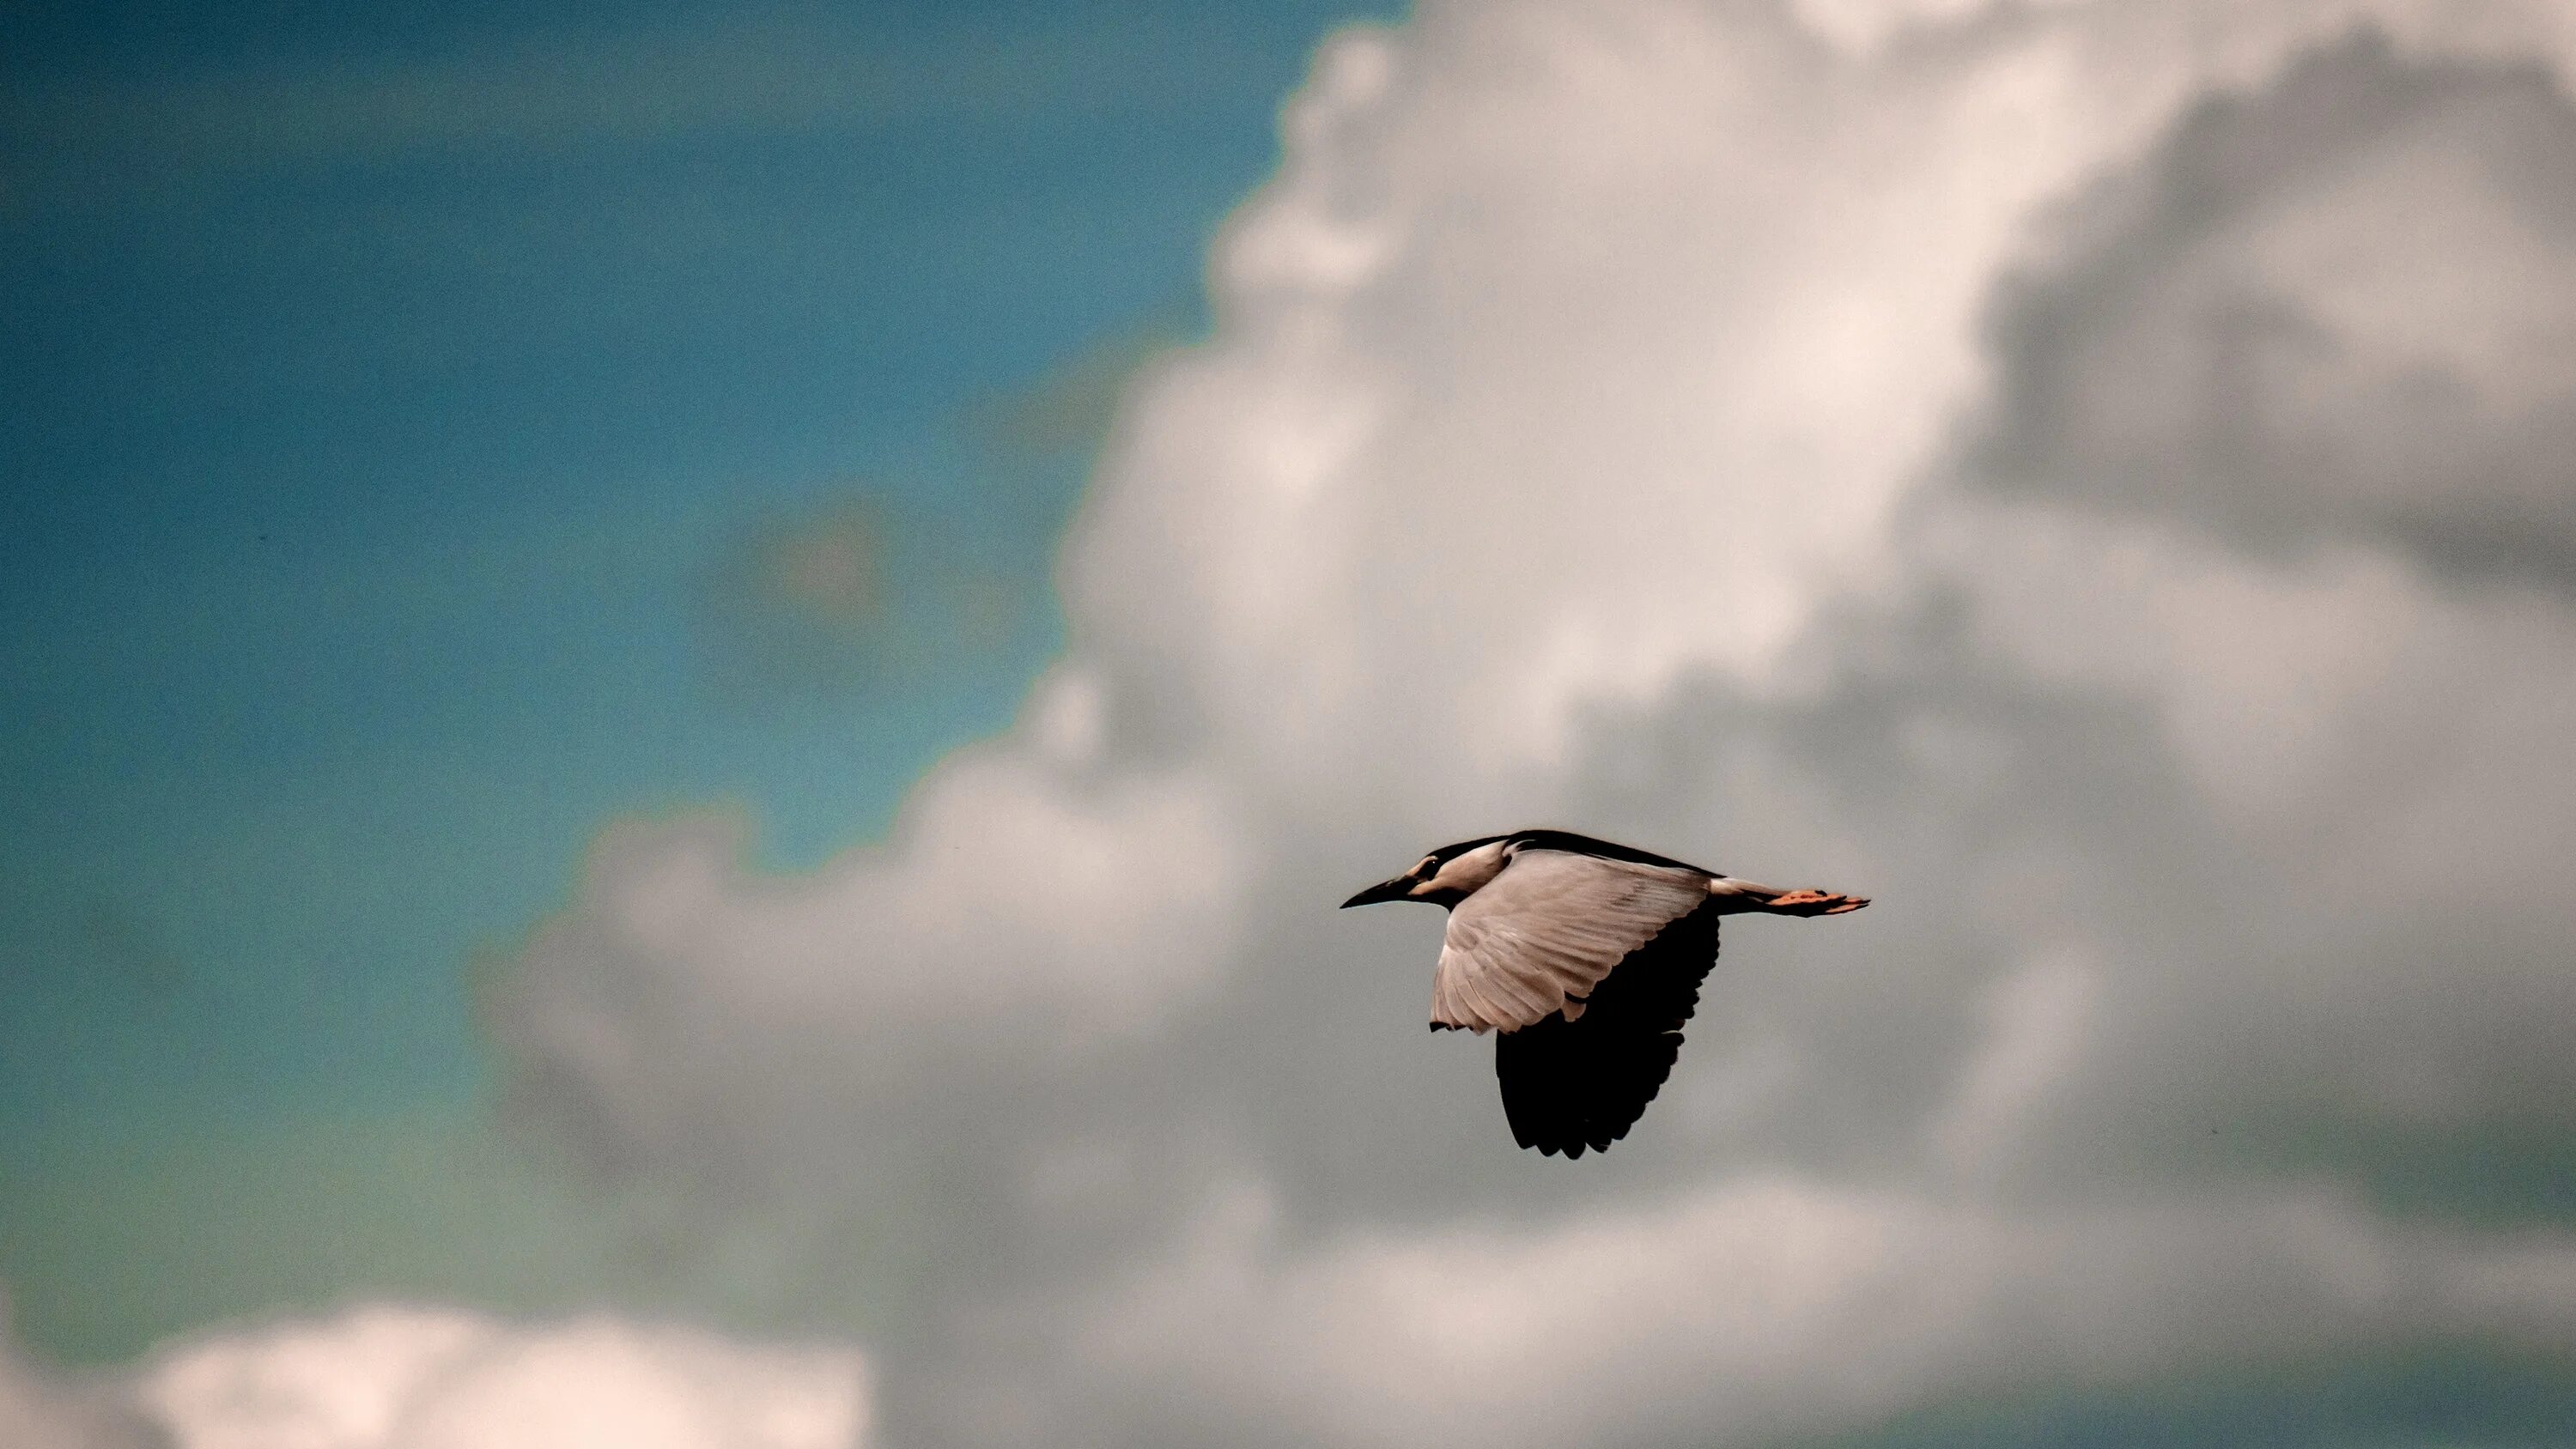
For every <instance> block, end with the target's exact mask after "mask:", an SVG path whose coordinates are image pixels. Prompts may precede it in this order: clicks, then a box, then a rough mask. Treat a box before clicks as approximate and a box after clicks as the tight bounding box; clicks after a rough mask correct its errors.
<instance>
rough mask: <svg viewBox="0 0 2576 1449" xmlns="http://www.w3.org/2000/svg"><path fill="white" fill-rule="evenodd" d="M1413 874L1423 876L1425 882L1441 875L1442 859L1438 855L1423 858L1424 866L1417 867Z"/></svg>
mask: <svg viewBox="0 0 2576 1449" xmlns="http://www.w3.org/2000/svg"><path fill="white" fill-rule="evenodd" d="M1413 873H1414V874H1415V875H1418V876H1421V877H1422V878H1424V879H1425V880H1428V879H1430V878H1431V877H1432V876H1435V875H1438V874H1439V873H1440V857H1438V856H1436V855H1426V856H1424V857H1422V864H1420V865H1417V866H1415V867H1414V868H1413Z"/></svg>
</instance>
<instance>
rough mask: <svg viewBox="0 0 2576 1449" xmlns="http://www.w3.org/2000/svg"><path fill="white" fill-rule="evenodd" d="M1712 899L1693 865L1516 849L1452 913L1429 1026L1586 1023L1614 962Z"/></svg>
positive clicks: (1470, 1027) (1489, 1028)
mask: <svg viewBox="0 0 2576 1449" xmlns="http://www.w3.org/2000/svg"><path fill="white" fill-rule="evenodd" d="M1708 898H1709V897H1708V877H1707V876H1705V875H1702V874H1701V873H1700V872H1698V871H1696V870H1693V869H1691V868H1690V867H1688V866H1681V865H1657V864H1648V863H1646V862H1643V861H1635V860H1608V859H1604V858H1602V857H1600V856H1597V855H1577V854H1574V853H1572V852H1570V851H1562V850H1546V849H1533V848H1530V847H1527V846H1523V847H1520V848H1517V849H1515V850H1514V851H1513V853H1512V856H1511V858H1510V860H1509V861H1507V862H1506V863H1505V864H1504V866H1503V869H1502V873H1501V874H1499V875H1497V876H1495V877H1494V878H1493V879H1492V880H1491V881H1489V882H1487V883H1486V885H1485V886H1484V887H1483V888H1482V889H1480V890H1478V891H1477V892H1476V893H1475V894H1474V895H1471V896H1469V897H1467V899H1465V900H1463V901H1461V902H1459V903H1458V908H1457V909H1456V910H1454V911H1451V912H1450V913H1449V932H1448V935H1447V937H1446V938H1444V939H1443V940H1442V942H1441V945H1440V968H1439V971H1438V972H1437V974H1435V975H1434V976H1433V977H1432V982H1431V1024H1432V1025H1433V1026H1434V1027H1444V1026H1445V1027H1462V1028H1464V1029H1466V1030H1468V1031H1473V1032H1478V1033H1483V1032H1487V1031H1494V1030H1501V1031H1512V1030H1514V1029H1516V1028H1521V1027H1528V1026H1534V1025H1536V1024H1538V1023H1540V1022H1543V1021H1546V1020H1547V1019H1549V1018H1551V1017H1554V1016H1557V1015H1558V1014H1560V1013H1562V1014H1563V1015H1564V1017H1565V1018H1566V1019H1567V1020H1569V1021H1571V1020H1579V1019H1580V1018H1581V1017H1582V1016H1583V1015H1584V1014H1585V1012H1586V1010H1587V1009H1588V1005H1587V1001H1586V998H1587V997H1589V996H1590V995H1591V993H1592V989H1593V988H1594V987H1595V986H1597V985H1598V984H1600V982H1601V980H1602V978H1603V977H1605V976H1608V975H1609V974H1610V969H1611V968H1612V967H1614V966H1616V965H1618V964H1619V963H1620V962H1621V961H1622V960H1624V959H1626V957H1627V956H1628V954H1629V953H1630V952H1632V951H1634V950H1636V949H1637V948H1638V947H1640V946H1643V945H1644V944H1646V943H1647V942H1648V941H1651V940H1653V939H1654V938H1655V935H1656V933H1657V932H1659V931H1661V930H1663V929H1664V928H1665V927H1666V926H1667V925H1670V924H1671V923H1672V922H1674V921H1676V920H1679V919H1680V918H1681V917H1683V916H1686V915H1689V914H1690V913H1691V912H1692V911H1694V910H1697V909H1698V908H1699V907H1701V906H1703V905H1705V904H1707V902H1708Z"/></svg>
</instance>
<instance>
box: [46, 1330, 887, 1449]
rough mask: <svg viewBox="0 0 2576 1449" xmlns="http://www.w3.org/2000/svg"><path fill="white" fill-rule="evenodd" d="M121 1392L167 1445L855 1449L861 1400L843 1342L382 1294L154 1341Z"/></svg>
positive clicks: (217, 1448) (860, 1373) (864, 1392)
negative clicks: (560, 1316)
mask: <svg viewBox="0 0 2576 1449" xmlns="http://www.w3.org/2000/svg"><path fill="white" fill-rule="evenodd" d="M133 1396H134V1399H135V1400H136V1402H137V1403H138V1404H140V1405H141V1406H142V1408H143V1409H144V1410H145V1412H146V1413H148V1415H149V1417H150V1418H151V1419H152V1420H153V1421H154V1422H155V1423H157V1424H158V1425H159V1426H160V1427H161V1428H162V1429H163V1430H164V1431H165V1432H166V1433H167V1434H168V1436H169V1439H170V1442H171V1444H172V1445H173V1446H174V1449H584V1446H597V1449H855V1446H857V1445H858V1444H859V1443H860V1442H861V1440H862V1437H863V1436H864V1434H865V1433H866V1430H867V1425H868V1405H869V1400H868V1380H867V1371H866V1365H865V1364H864V1363H863V1362H862V1361H861V1360H860V1358H859V1357H858V1355H856V1354H855V1353H853V1352H850V1351H848V1350H841V1349H830V1348H801V1349H788V1348H768V1347H761V1348H753V1347H745V1346H742V1345H739V1344H735V1343H730V1342H727V1341H725V1340H722V1339H719V1338H716V1337H714V1336H712V1335H709V1334H706V1333H703V1332H699V1331H695V1330H690V1329H682V1328H675V1327H659V1326H651V1325H642V1324H636V1323H631V1322H623V1321H619V1320H615V1319H609V1318H589V1319H580V1320H574V1321H571V1322H566V1323H560V1324H552V1325H541V1326H525V1325H515V1324H508V1323H503V1322H500V1321H497V1320H494V1319H491V1318H487V1317H483V1316H481V1315H477V1314H470V1313H463V1312H456V1311H451V1310H441V1309H425V1308H410V1307H397V1306H381V1305H380V1306H369V1307H361V1308H355V1309H351V1310H349V1311H347V1312H344V1313H342V1314H340V1315H338V1316H336V1317H332V1318H327V1319H320V1320H311V1321H300V1322H284V1323H276V1324H271V1325H267V1326H264V1327H258V1328H249V1329H239V1330H228V1331H224V1332H219V1333H216V1334H213V1335H210V1336H207V1337H204V1338H201V1339H199V1340H198V1341H195V1342H193V1343H188V1344H184V1345H180V1346H177V1347H174V1348H171V1349H166V1350H164V1351H162V1352H161V1353H160V1354H158V1355H156V1356H155V1358H154V1360H153V1361H152V1362H150V1363H148V1364H146V1365H144V1366H143V1367H142V1368H141V1369H140V1370H139V1371H138V1373H137V1376H136V1378H135V1381H134V1389H133ZM13 1442H14V1441H13Z"/></svg>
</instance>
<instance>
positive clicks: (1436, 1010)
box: [1342, 830, 1869, 1158]
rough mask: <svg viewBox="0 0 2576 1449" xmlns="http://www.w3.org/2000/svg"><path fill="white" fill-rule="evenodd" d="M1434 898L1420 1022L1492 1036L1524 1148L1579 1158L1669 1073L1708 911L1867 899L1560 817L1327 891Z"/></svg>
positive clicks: (1780, 911)
mask: <svg viewBox="0 0 2576 1449" xmlns="http://www.w3.org/2000/svg"><path fill="white" fill-rule="evenodd" d="M1379 901H1428V902H1430V903H1432V904H1434V905H1442V906H1447V907H1448V908H1449V933H1448V936H1447V938H1446V939H1444V940H1443V941H1442V942H1441V944H1440V965H1439V968H1438V970H1437V971H1436V972H1435V973H1434V975H1433V977H1432V984H1431V1029H1432V1030H1434V1031H1441V1030H1466V1031H1472V1032H1475V1033H1476V1034H1477V1035H1479V1036H1481V1035H1483V1034H1484V1033H1486V1032H1488V1031H1492V1032H1498V1033H1500V1035H1499V1036H1498V1037H1497V1038H1496V1039H1495V1042H1494V1075H1495V1076H1497V1077H1499V1078H1501V1079H1502V1085H1503V1114H1504V1115H1505V1116H1506V1117H1508V1118H1510V1119H1511V1124H1512V1136H1514V1137H1515V1138H1517V1139H1519V1141H1520V1144H1521V1146H1523V1147H1535V1148H1537V1149H1538V1150H1539V1151H1541V1152H1550V1153H1552V1152H1562V1153H1564V1154H1565V1155H1566V1156H1567V1157H1569V1158H1574V1157H1581V1156H1582V1155H1583V1150H1584V1149H1585V1148H1587V1147H1589V1148H1591V1149H1592V1150H1593V1151H1595V1152H1600V1151H1604V1150H1606V1149H1607V1148H1608V1147H1609V1146H1610V1144H1611V1143H1613V1142H1616V1141H1618V1140H1619V1139H1620V1138H1621V1137H1624V1136H1626V1135H1627V1133H1628V1128H1629V1127H1630V1126H1631V1125H1632V1124H1634V1123H1635V1122H1636V1120H1637V1118H1638V1117H1639V1116H1640V1115H1642V1114H1643V1113H1644V1112H1645V1110H1646V1104H1647V1103H1648V1102H1651V1101H1653V1100H1654V1099H1655V1093H1656V1092H1657V1091H1658V1090H1660V1089H1661V1088H1662V1087H1663V1085H1664V1079H1665V1078H1666V1077H1668V1076H1670V1075H1672V1070H1673V1059H1674V1058H1675V1056H1677V1055H1678V1054H1679V1053H1680V1051H1681V1045H1682V1027H1683V1026H1684V1025H1685V1024H1686V1023H1688V1022H1689V1021H1690V1017H1691V1011H1692V1009H1693V1008H1695V1007H1696V1006H1698V1005H1699V984H1700V981H1701V979H1702V978H1704V977H1706V976H1707V975H1708V973H1709V968H1711V967H1712V966H1715V965H1716V964H1717V918H1718V917H1720V916H1725V915H1735V914H1740V913H1743V912H1747V911H1762V912H1767V913H1769V914H1771V915H1775V916H1837V915H1841V914H1842V913H1843V912H1845V911H1856V910H1859V909H1860V908H1861V907H1863V906H1865V905H1868V904H1869V902H1868V901H1867V900H1866V899H1864V898H1862V897H1859V896H1839V895H1829V894H1827V893H1825V892H1823V891H1811V890H1795V891H1784V890H1781V889H1779V888H1778V887H1776V886H1766V885H1756V884H1754V883H1753V882H1751V881H1748V880H1738V879H1736V878H1735V877H1733V876H1729V875H1723V874H1720V873H1719V872H1717V871H1713V870H1702V869H1701V868H1700V867H1698V866H1695V865H1685V864H1683V863H1682V862H1680V861H1678V860H1667V859H1665V858H1664V857H1663V856H1660V855H1653V854H1649V853H1648V852H1646V851H1642V850H1633V849H1630V848H1629V847H1627V846H1624V845H1613V844H1611V843H1610V842H1609V841H1606V840H1595V839H1593V838H1592V837H1590V836H1588V835H1576V834H1573V833H1571V832H1569V831H1563V830H1521V831H1515V832H1513V833H1512V834H1510V835H1489V836H1486V837H1484V838H1483V839H1481V840H1462V841H1460V842H1458V843H1457V844H1456V845H1444V846H1442V847H1440V848H1439V849H1438V850H1435V851H1433V852H1431V853H1430V854H1429V855H1426V856H1424V857H1422V860H1421V862H1420V863H1419V864H1417V865H1415V866H1414V867H1413V869H1411V870H1408V871H1406V872H1405V873H1404V874H1402V875H1400V876H1397V877H1396V878H1395V879H1393V880H1390V881H1383V882H1381V883H1379V884H1377V885H1373V886H1370V887H1369V888H1368V889H1367V890H1364V891H1362V892H1360V893H1359V894H1358V895H1355V896H1353V897H1351V898H1350V899H1349V900H1347V901H1344V902H1342V905H1343V907H1344V908H1345V909H1347V908H1349V907H1351V906H1365V905H1372V904H1375V903H1377V902H1379Z"/></svg>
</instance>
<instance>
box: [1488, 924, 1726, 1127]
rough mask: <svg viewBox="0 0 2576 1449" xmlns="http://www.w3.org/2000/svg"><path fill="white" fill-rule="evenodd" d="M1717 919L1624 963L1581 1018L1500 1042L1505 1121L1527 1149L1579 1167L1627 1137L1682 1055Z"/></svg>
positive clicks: (1554, 1019) (1497, 1065) (1710, 962)
mask: <svg viewBox="0 0 2576 1449" xmlns="http://www.w3.org/2000/svg"><path fill="white" fill-rule="evenodd" d="M1471 899H1472V897H1471ZM1718 915H1719V912H1718V910H1717V908H1716V904H1715V903H1714V902H1712V903H1710V904H1708V905H1705V906H1703V907H1701V908H1700V909H1698V910H1695V911H1692V912H1691V913H1689V914H1688V915H1685V916H1683V917H1682V918H1681V919H1680V920H1677V921H1675V922H1673V923H1672V924H1671V925H1669V926H1667V927H1665V928H1664V930H1663V933H1662V934H1660V935H1658V936H1656V937H1655V938H1654V939H1653V940H1651V941H1648V942H1647V943H1646V944H1645V945H1643V946H1642V947H1640V948H1638V950H1637V951H1636V952H1635V953H1634V954H1632V955H1630V956H1629V957H1628V958H1627V959H1626V960H1624V961H1621V962H1620V963H1618V965H1617V967H1616V968H1615V969H1613V970H1612V971H1611V972H1610V973H1609V974H1608V976H1607V977H1605V978H1604V979H1603V980H1602V982H1601V984H1600V985H1599V986H1598V987H1597V988H1595V989H1594V990H1593V992H1592V999H1591V1001H1590V1002H1589V1003H1588V1006H1589V1009H1588V1010H1586V1011H1584V1012H1583V1014H1582V1015H1581V1016H1580V1017H1577V1018H1575V1019H1572V1020H1568V1019H1567V1018H1566V1017H1562V1016H1551V1017H1549V1018H1547V1019H1546V1020H1544V1021H1540V1022H1538V1023H1536V1024H1534V1025H1531V1026H1526V1027H1523V1028H1521V1029H1520V1030H1518V1031H1507V1032H1505V1033H1504V1034H1503V1035H1502V1036H1500V1037H1498V1038H1496V1039H1495V1041H1494V1075H1495V1076H1496V1077H1498V1078H1500V1079H1501V1081H1502V1086H1503V1115H1504V1116H1505V1117H1507V1118H1509V1119H1510V1121H1511V1124H1512V1136H1513V1137H1514V1138H1515V1139H1516V1140H1518V1141H1519V1143H1520V1145H1521V1146H1523V1147H1535V1148H1537V1149H1538V1150H1539V1151H1541V1152H1551V1153H1552V1152H1562V1153H1564V1154H1565V1155H1566V1156H1567V1157H1568V1158H1575V1157H1581V1156H1582V1155H1583V1149H1585V1148H1587V1147H1589V1148H1591V1149H1592V1150H1593V1151H1595V1152H1600V1151H1603V1150H1605V1149H1607V1148H1608V1147H1609V1146H1610V1144H1611V1143H1613V1142H1616V1141H1618V1140H1619V1139H1620V1138H1622V1137H1625V1136H1627V1135H1628V1129H1629V1128H1630V1127H1631V1126H1633V1125H1635V1123H1636V1121H1637V1119H1638V1118H1639V1117H1641V1116H1643V1115H1644V1114H1645V1111H1646V1104H1647V1103H1648V1102H1651V1101H1653V1100H1655V1093H1657V1092H1659V1091H1661V1090H1662V1089H1663V1085H1664V1079H1665V1078H1666V1077H1669V1076H1671V1075H1672V1070H1673V1060H1674V1058H1675V1057H1677V1056H1679V1055H1680V1054H1681V1047H1682V1027H1683V1026H1684V1025H1685V1024H1687V1023H1688V1022H1689V1021H1690V1018H1691V1012H1692V1011H1693V1010H1695V1009H1696V1008H1697V1007H1698V1006H1699V987H1700V982H1701V981H1702V980H1704V979H1705V978H1706V977H1707V975H1708V973H1709V969H1710V968H1711V967H1713V966H1715V965H1716V964H1717V920H1718Z"/></svg>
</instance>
